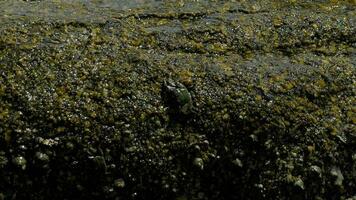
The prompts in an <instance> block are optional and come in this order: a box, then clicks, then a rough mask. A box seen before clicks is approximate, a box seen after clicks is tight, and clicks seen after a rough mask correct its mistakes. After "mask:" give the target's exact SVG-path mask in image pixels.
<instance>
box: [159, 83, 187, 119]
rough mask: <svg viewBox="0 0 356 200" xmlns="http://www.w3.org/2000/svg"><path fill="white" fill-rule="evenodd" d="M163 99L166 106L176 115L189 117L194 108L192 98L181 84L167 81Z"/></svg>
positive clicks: (163, 88) (164, 84)
mask: <svg viewBox="0 0 356 200" xmlns="http://www.w3.org/2000/svg"><path fill="white" fill-rule="evenodd" d="M162 97H163V100H164V101H165V103H166V105H167V106H168V107H169V108H170V109H171V111H173V112H175V113H180V114H184V115H187V114H189V113H190V112H191V110H192V107H193V102H192V96H191V94H190V92H189V91H188V89H187V88H186V87H185V86H184V85H183V84H182V83H180V82H178V81H174V80H173V79H167V80H165V81H164V82H163V85H162Z"/></svg>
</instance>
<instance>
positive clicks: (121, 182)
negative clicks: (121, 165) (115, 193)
mask: <svg viewBox="0 0 356 200" xmlns="http://www.w3.org/2000/svg"><path fill="white" fill-rule="evenodd" d="M114 186H115V187H116V188H118V189H121V188H124V187H125V181H124V179H122V178H119V179H116V180H115V181H114Z"/></svg>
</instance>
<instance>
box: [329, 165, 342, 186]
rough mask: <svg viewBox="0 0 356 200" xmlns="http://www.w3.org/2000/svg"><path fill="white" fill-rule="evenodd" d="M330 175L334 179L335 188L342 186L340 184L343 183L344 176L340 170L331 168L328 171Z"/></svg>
mask: <svg viewBox="0 0 356 200" xmlns="http://www.w3.org/2000/svg"><path fill="white" fill-rule="evenodd" d="M330 174H331V175H332V176H333V177H334V179H335V181H334V184H335V185H336V186H339V187H341V186H342V182H343V181H344V176H343V175H342V173H341V170H340V168H339V167H335V166H334V167H333V168H332V169H331V171H330Z"/></svg>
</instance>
